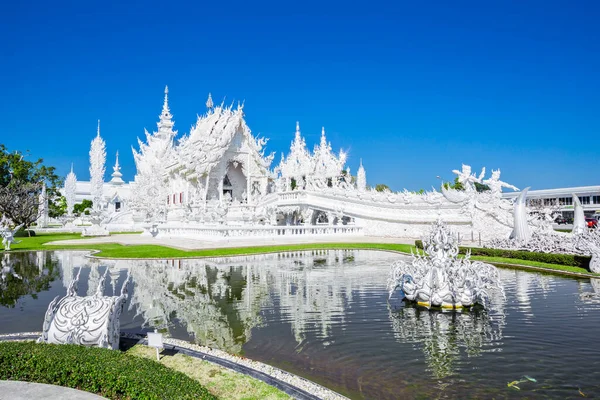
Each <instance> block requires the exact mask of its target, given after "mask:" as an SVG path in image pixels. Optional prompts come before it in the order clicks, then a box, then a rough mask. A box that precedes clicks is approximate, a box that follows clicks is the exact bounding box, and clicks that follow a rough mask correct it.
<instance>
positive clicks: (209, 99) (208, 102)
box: [206, 93, 215, 111]
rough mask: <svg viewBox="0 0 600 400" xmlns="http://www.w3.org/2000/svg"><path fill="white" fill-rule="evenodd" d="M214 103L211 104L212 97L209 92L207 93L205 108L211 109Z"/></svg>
mask: <svg viewBox="0 0 600 400" xmlns="http://www.w3.org/2000/svg"><path fill="white" fill-rule="evenodd" d="M214 106H215V105H214V104H213V99H212V96H211V94H210V93H209V94H208V100H206V108H207V109H208V111H210V110H212V109H213V107H214Z"/></svg>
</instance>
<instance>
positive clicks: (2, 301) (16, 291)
mask: <svg viewBox="0 0 600 400" xmlns="http://www.w3.org/2000/svg"><path fill="white" fill-rule="evenodd" d="M4 257H10V260H11V263H10V265H11V266H12V268H13V271H14V273H15V274H17V275H18V277H16V276H14V275H13V274H12V273H9V274H7V275H6V279H5V280H3V281H0V306H4V307H9V308H12V307H14V306H15V305H16V304H17V301H18V300H19V298H21V297H23V296H28V295H31V296H32V297H33V298H34V299H35V298H36V296H37V293H40V292H42V291H46V290H48V289H49V288H50V284H51V283H52V282H53V281H54V280H55V279H56V278H58V277H60V269H59V268H58V261H56V260H52V258H51V257H50V253H43V259H42V262H43V266H42V267H43V268H42V269H41V270H40V269H39V268H38V263H37V261H38V260H37V253H34V252H19V253H12V254H5V255H4Z"/></svg>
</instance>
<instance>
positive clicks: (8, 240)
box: [0, 224, 23, 251]
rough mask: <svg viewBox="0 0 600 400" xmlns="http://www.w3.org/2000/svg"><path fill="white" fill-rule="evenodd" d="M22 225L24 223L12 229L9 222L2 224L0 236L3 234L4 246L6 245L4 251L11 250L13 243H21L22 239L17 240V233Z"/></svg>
mask: <svg viewBox="0 0 600 400" xmlns="http://www.w3.org/2000/svg"><path fill="white" fill-rule="evenodd" d="M22 226H23V224H21V225H19V226H17V227H16V228H14V229H10V227H9V226H8V224H7V225H4V226H0V236H2V246H4V251H9V250H10V245H11V244H12V243H21V242H20V241H17V240H15V233H17V232H18V231H19V229H21V227H22Z"/></svg>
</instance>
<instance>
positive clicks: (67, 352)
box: [0, 342, 216, 399]
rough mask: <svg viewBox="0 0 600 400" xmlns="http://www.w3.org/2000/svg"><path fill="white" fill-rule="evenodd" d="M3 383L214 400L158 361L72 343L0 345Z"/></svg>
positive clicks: (105, 393)
mask: <svg viewBox="0 0 600 400" xmlns="http://www.w3.org/2000/svg"><path fill="white" fill-rule="evenodd" d="M0 380H19V381H26V382H38V383H47V384H52V385H60V386H66V387H71V388H77V389H79V390H85V391H88V392H91V393H97V394H99V395H101V396H104V397H107V398H109V399H216V398H215V397H214V396H213V395H211V394H210V393H209V392H208V391H207V390H206V388H204V387H203V386H202V385H201V384H200V383H198V382H196V381H194V380H193V379H191V378H189V377H187V376H186V375H185V374H183V373H181V372H177V371H173V370H170V369H169V368H166V367H165V366H163V365H161V364H159V363H157V362H154V361H151V360H147V359H143V358H140V357H134V356H131V355H127V354H124V353H121V352H119V351H114V350H107V349H101V348H98V347H84V346H77V345H68V344H63V345H52V344H42V343H40V344H38V343H34V342H13V343H10V342H7V343H0Z"/></svg>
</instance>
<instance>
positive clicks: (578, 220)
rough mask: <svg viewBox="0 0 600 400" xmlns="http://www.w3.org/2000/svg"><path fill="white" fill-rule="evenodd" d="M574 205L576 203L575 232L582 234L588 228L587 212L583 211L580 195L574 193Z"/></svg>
mask: <svg viewBox="0 0 600 400" xmlns="http://www.w3.org/2000/svg"><path fill="white" fill-rule="evenodd" d="M573 205H574V209H573V211H574V218H573V231H572V232H573V233H574V234H582V233H584V232H585V231H586V230H587V224H586V222H585V214H584V213H583V206H582V205H581V201H579V197H578V196H577V195H575V194H573Z"/></svg>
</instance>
